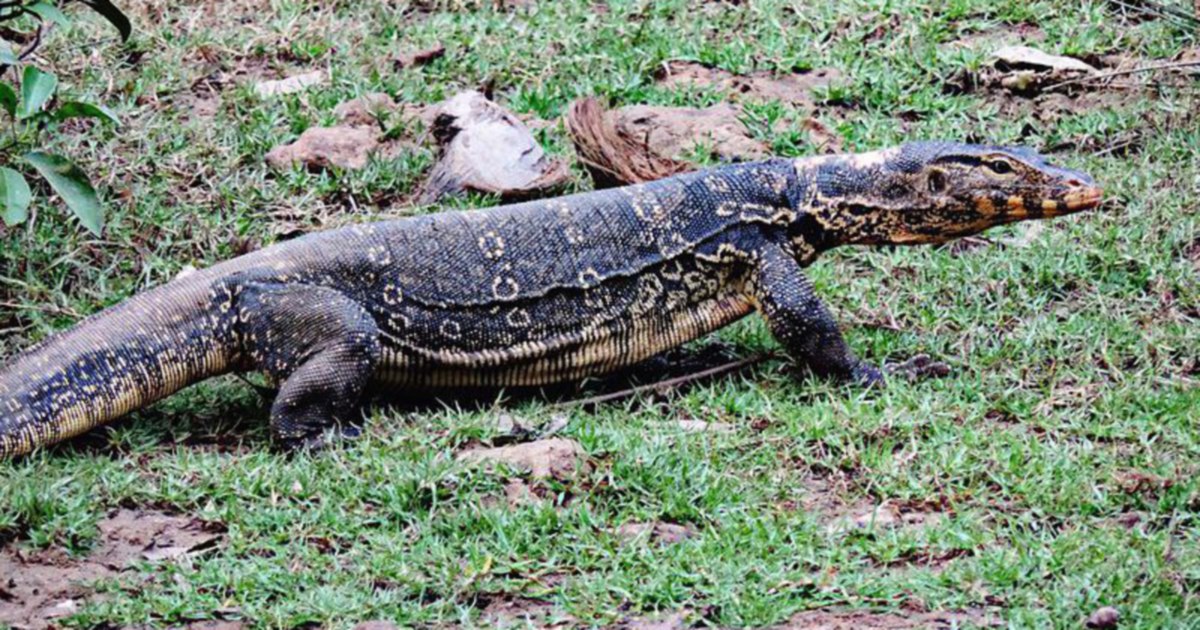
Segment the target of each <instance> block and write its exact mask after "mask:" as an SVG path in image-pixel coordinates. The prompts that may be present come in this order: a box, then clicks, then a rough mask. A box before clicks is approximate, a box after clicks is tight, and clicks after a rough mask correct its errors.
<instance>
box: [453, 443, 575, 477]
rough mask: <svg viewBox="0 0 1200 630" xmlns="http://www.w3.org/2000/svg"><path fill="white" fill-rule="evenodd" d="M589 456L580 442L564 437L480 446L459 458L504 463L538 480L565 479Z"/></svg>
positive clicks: (482, 462)
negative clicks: (488, 446)
mask: <svg viewBox="0 0 1200 630" xmlns="http://www.w3.org/2000/svg"><path fill="white" fill-rule="evenodd" d="M585 457H586V453H584V451H583V448H582V447H581V446H579V444H578V443H576V442H574V441H572V440H567V439H563V438H551V439H548V440H538V441H536V442H527V443H525V444H513V445H511V446H501V447H497V448H477V449H472V450H468V451H464V452H462V453H459V455H458V458H457V459H458V461H460V462H464V463H474V464H483V465H496V464H503V465H507V466H509V467H510V468H513V469H516V470H519V471H522V472H524V473H527V474H529V475H530V476H531V477H533V478H535V479H545V478H554V479H558V480H566V479H569V478H570V477H571V476H573V475H574V474H575V473H576V471H578V470H580V469H581V465H580V462H581V461H582V460H583V459H584V458H585Z"/></svg>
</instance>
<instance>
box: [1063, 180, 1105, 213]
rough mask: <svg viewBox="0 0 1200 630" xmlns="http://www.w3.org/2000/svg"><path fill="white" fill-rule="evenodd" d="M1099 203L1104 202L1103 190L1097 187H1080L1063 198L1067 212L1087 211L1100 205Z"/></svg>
mask: <svg viewBox="0 0 1200 630" xmlns="http://www.w3.org/2000/svg"><path fill="white" fill-rule="evenodd" d="M1101 201H1104V189H1103V188H1100V187H1099V186H1082V187H1080V188H1076V189H1075V190H1072V191H1071V192H1069V193H1067V194H1066V196H1064V197H1063V204H1064V205H1065V206H1066V208H1067V211H1068V212H1078V211H1080V210H1089V209H1091V208H1095V207H1096V206H1098V205H1100V202H1101Z"/></svg>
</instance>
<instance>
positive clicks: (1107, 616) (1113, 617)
mask: <svg viewBox="0 0 1200 630" xmlns="http://www.w3.org/2000/svg"><path fill="white" fill-rule="evenodd" d="M1120 622H1121V611H1119V610H1117V609H1116V608H1113V607H1112V606H1104V607H1103V608H1097V609H1096V612H1093V613H1092V614H1091V615H1089V616H1088V618H1087V623H1086V624H1085V625H1086V626H1087V627H1088V628H1092V629H1093V630H1109V629H1110V628H1116V627H1117V626H1118V625H1119V624H1120Z"/></svg>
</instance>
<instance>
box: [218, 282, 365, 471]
mask: <svg viewBox="0 0 1200 630" xmlns="http://www.w3.org/2000/svg"><path fill="white" fill-rule="evenodd" d="M238 316H239V317H238V319H239V321H240V326H241V329H242V330H241V331H240V332H241V335H240V337H241V343H242V351H243V354H244V356H245V357H246V358H247V360H248V362H249V364H250V365H251V366H252V367H253V368H254V369H257V370H261V371H263V372H265V373H266V374H267V375H268V376H269V377H270V378H271V379H272V380H274V381H275V382H277V383H279V384H280V387H279V394H278V395H277V396H276V397H275V402H274V403H273V404H272V406H271V433H272V436H273V437H274V438H275V440H276V442H277V443H278V444H279V445H280V446H282V447H284V448H286V449H292V448H296V447H310V448H311V447H320V446H322V445H323V442H324V437H325V431H326V430H327V429H338V430H339V431H341V432H342V434H343V435H352V434H353V432H354V431H353V429H352V424H353V423H354V422H356V421H357V420H359V419H360V418H359V417H358V413H359V412H358V409H359V405H360V403H361V402H362V396H363V391H364V390H365V389H366V387H367V384H368V382H369V381H370V380H371V375H372V374H373V373H374V371H375V366H376V364H377V363H378V362H379V356H380V352H381V351H380V343H379V330H378V328H376V326H375V321H374V320H373V319H372V318H371V316H370V315H369V314H368V313H367V312H366V310H364V309H363V307H362V306H361V305H360V304H358V303H357V302H355V301H354V300H352V299H350V298H349V297H347V296H346V295H345V294H343V293H341V292H338V291H335V290H333V289H329V288H326V287H320V286H314V285H303V284H281V283H279V284H276V283H249V284H247V285H245V286H244V287H243V288H242V290H241V292H240V294H239V296H238Z"/></svg>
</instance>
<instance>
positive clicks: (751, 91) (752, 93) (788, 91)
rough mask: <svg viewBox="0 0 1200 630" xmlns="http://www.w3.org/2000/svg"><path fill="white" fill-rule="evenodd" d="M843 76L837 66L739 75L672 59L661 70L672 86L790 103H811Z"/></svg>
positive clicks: (661, 82) (662, 81)
mask: <svg viewBox="0 0 1200 630" xmlns="http://www.w3.org/2000/svg"><path fill="white" fill-rule="evenodd" d="M839 77H840V73H839V72H838V70H837V69H835V68H818V69H816V70H809V71H805V72H795V73H791V74H783V75H776V74H772V73H770V72H754V73H751V74H747V75H739V74H734V73H732V72H729V71H727V70H721V69H719V68H712V67H710V66H706V65H704V64H700V63H694V62H689V61H671V62H668V63H667V64H666V66H665V67H664V68H663V69H662V70H661V71H660V72H659V75H658V81H659V85H662V86H664V87H669V88H680V87H687V86H692V87H699V88H711V89H715V90H719V91H722V92H727V93H728V94H729V95H730V96H731V97H733V98H736V99H740V100H747V101H779V102H782V103H786V104H790V105H804V106H811V105H812V104H813V92H814V90H816V89H818V88H824V87H828V86H829V85H830V84H832V83H833V82H835V81H836V80H837V79H838V78H839Z"/></svg>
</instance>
